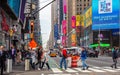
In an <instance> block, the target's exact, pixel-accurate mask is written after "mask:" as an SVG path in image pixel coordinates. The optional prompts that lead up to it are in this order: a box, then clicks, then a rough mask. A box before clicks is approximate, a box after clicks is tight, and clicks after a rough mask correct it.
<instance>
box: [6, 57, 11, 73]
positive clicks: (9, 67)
mask: <svg viewBox="0 0 120 75" xmlns="http://www.w3.org/2000/svg"><path fill="white" fill-rule="evenodd" d="M10 72H12V59H7V73H10Z"/></svg>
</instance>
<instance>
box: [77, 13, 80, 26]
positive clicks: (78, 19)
mask: <svg viewBox="0 0 120 75" xmlns="http://www.w3.org/2000/svg"><path fill="white" fill-rule="evenodd" d="M76 26H80V15H76Z"/></svg>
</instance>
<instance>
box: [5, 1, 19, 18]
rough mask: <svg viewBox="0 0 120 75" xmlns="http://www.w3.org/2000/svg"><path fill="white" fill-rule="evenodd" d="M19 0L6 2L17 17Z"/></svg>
mask: <svg viewBox="0 0 120 75" xmlns="http://www.w3.org/2000/svg"><path fill="white" fill-rule="evenodd" d="M20 2H21V0H7V4H8V5H9V7H10V8H11V9H12V11H13V12H14V13H15V15H16V16H17V17H19V10H20Z"/></svg>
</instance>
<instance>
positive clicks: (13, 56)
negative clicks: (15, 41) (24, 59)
mask: <svg viewBox="0 0 120 75" xmlns="http://www.w3.org/2000/svg"><path fill="white" fill-rule="evenodd" d="M10 55H11V57H12V61H13V64H15V58H16V49H15V48H14V46H13V47H11V50H10Z"/></svg>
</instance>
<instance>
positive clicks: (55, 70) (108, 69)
mask: <svg viewBox="0 0 120 75" xmlns="http://www.w3.org/2000/svg"><path fill="white" fill-rule="evenodd" d="M51 69H52V71H53V73H64V72H68V73H78V72H83V73H90V72H102V73H104V72H113V73H114V72H120V68H118V69H112V68H111V67H96V66H92V67H90V68H89V69H88V70H82V69H81V68H80V67H78V68H67V70H60V69H58V68H51Z"/></svg>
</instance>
